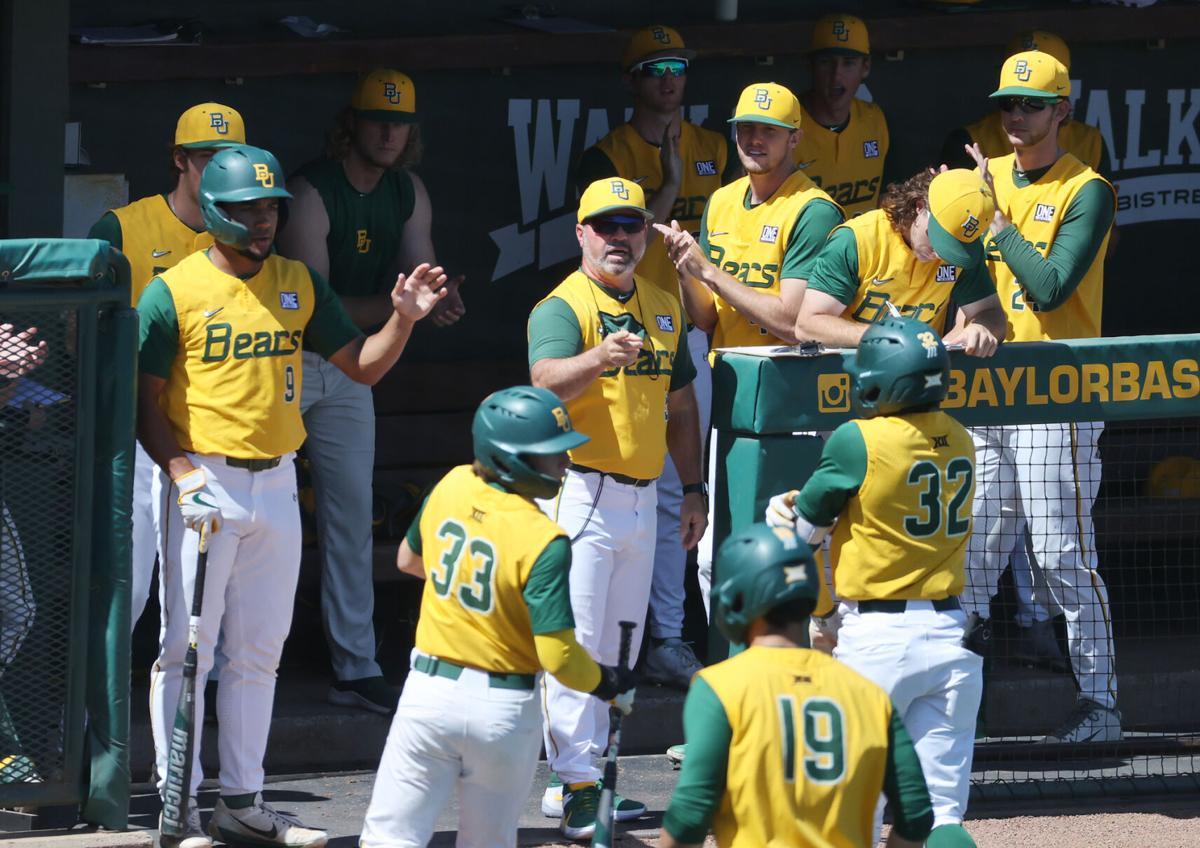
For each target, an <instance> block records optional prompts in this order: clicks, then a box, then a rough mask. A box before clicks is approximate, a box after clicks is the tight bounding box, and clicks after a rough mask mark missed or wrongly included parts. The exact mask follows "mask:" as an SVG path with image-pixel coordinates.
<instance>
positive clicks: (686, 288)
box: [679, 274, 717, 333]
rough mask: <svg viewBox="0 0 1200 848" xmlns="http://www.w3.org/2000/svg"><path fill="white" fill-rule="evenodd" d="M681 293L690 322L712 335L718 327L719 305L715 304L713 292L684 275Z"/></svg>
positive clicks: (680, 286)
mask: <svg viewBox="0 0 1200 848" xmlns="http://www.w3.org/2000/svg"><path fill="white" fill-rule="evenodd" d="M679 293H680V294H681V295H682V297H683V308H684V311H685V312H687V315H688V320H689V321H691V322H692V323H693V324H695V325H696V326H697V327H699V328H700V329H701V330H703V331H704V332H706V333H711V332H712V331H713V330H714V329H715V328H716V326H717V305H716V304H715V303H713V299H712V292H711V291H710V290H709V289H708V287H707V286H705V285H704V284H703V283H702V282H700V281H699V280H697V279H695V278H694V277H692V276H690V275H687V274H684V275H683V276H682V277H681V279H680V281H679Z"/></svg>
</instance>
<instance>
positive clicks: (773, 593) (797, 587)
mask: <svg viewBox="0 0 1200 848" xmlns="http://www.w3.org/2000/svg"><path fill="white" fill-rule="evenodd" d="M714 566H715V571H716V574H717V578H718V579H717V585H716V586H714V587H713V590H712V597H713V618H714V619H716V622H717V627H718V628H720V630H721V632H722V633H723V634H724V635H725V638H726V639H728V640H729V641H730V642H744V641H745V640H746V628H748V627H749V626H750V622H752V621H754V619H756V618H759V617H760V616H762V615H764V614H766V613H767V612H769V611H771V610H772V609H774V608H775V607H777V606H779V605H780V604H784V603H787V602H788V601H794V600H797V599H799V598H811V599H812V600H813V603H814V604H815V603H816V600H817V590H818V586H819V584H818V582H817V580H818V578H817V564H816V561H815V560H814V559H813V551H812V548H811V547H809V545H808V543H807V542H805V541H802V540H801V539H800V537H799V536H797V535H796V534H795V532H794V531H792V529H791V528H790V527H768V526H767V525H766V524H762V523H759V524H751V525H750V526H749V527H747V528H746V529H745V530H742V531H741V532H740V533H735V534H733V535H732V536H730V537H729V538H728V539H726V540H725V542H724V544H722V545H721V549H720V550H719V551H717V559H716V562H715V563H714Z"/></svg>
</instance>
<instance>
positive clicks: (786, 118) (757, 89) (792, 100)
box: [728, 82, 800, 130]
mask: <svg viewBox="0 0 1200 848" xmlns="http://www.w3.org/2000/svg"><path fill="white" fill-rule="evenodd" d="M743 122H745V123H757V124H770V125H771V126H773V127H783V128H784V129H785V130H795V129H799V128H800V101H799V100H797V99H796V95H794V94H792V92H791V91H789V90H788V89H786V88H784V87H783V86H782V85H780V84H779V83H777V82H756V83H754V84H752V85H748V86H746V87H745V88H744V89H742V96H741V97H739V98H738V102H737V107H736V108H735V109H734V110H733V117H732V118H730V119H729V121H728V123H730V124H740V123H743Z"/></svg>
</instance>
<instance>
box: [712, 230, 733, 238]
mask: <svg viewBox="0 0 1200 848" xmlns="http://www.w3.org/2000/svg"><path fill="white" fill-rule="evenodd" d="M727 235H729V232H728V231H727V230H720V231H718V230H709V231H708V237H709V238H710V239H715V238H716V237H717V236H727Z"/></svg>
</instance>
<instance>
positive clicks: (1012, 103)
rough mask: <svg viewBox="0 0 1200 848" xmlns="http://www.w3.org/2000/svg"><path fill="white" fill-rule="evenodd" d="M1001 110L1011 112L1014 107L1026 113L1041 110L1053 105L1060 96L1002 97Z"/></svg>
mask: <svg viewBox="0 0 1200 848" xmlns="http://www.w3.org/2000/svg"><path fill="white" fill-rule="evenodd" d="M999 99H1000V111H1001V112H1011V111H1013V110H1014V109H1020V110H1021V112H1022V113H1023V114H1025V115H1030V114H1033V113H1034V112H1040V111H1042V110H1043V109H1045V108H1046V107H1047V106H1053V105H1054V104H1055V103H1057V102H1058V98H1049V99H1047V98H1043V97H1001V98H999Z"/></svg>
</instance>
